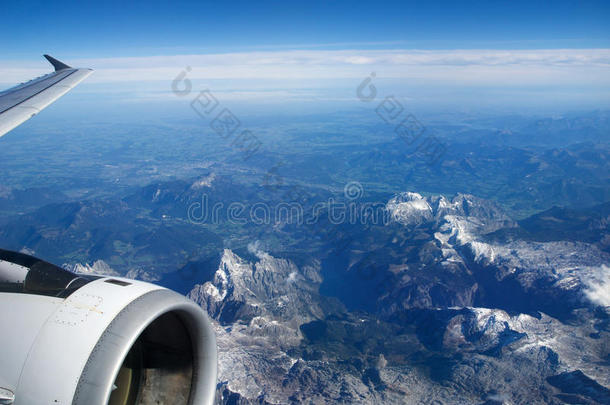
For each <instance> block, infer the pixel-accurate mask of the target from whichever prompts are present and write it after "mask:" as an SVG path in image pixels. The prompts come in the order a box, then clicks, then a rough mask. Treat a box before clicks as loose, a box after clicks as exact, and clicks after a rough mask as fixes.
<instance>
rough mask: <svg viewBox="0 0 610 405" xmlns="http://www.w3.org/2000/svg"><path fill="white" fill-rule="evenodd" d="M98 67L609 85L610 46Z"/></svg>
mask: <svg viewBox="0 0 610 405" xmlns="http://www.w3.org/2000/svg"><path fill="white" fill-rule="evenodd" d="M68 62H69V63H71V64H73V65H75V66H84V67H92V68H94V69H95V70H96V73H95V75H94V76H92V77H91V78H90V79H89V81H90V82H92V83H95V82H98V83H109V82H125V81H163V80H172V79H173V77H175V76H176V75H177V74H178V73H179V72H180V71H181V70H182V69H184V68H185V67H186V66H189V67H191V68H192V70H191V72H190V74H189V77H190V78H192V79H250V80H254V79H270V80H274V79H283V80H303V79H350V78H362V77H363V76H364V75H368V74H369V73H370V72H371V71H375V72H376V73H377V75H378V77H380V78H381V77H383V78H389V79H411V80H419V81H422V82H428V81H430V82H436V83H438V82H439V81H440V82H442V83H458V84H464V85H477V84H481V85H493V84H506V85H531V84H538V85H553V84H561V85H566V84H567V85H571V84H574V85H604V86H607V85H609V84H610V49H542V50H446V51H428V50H425V51H424V50H339V51H329V50H292V51H276V52H244V53H226V54H206V55H173V56H150V57H134V58H103V59H81V60H71V61H68ZM35 66H36V67H34V65H33V64H32V63H31V62H29V63H23V62H19V61H12V62H9V63H6V62H5V63H3V66H2V67H0V77H1V78H2V82H4V83H15V82H19V81H22V80H26V79H29V78H31V77H34V76H36V75H40V74H43V73H45V72H46V71H47V70H45V66H44V64H43V63H42V62H41V63H39V64H36V65H35Z"/></svg>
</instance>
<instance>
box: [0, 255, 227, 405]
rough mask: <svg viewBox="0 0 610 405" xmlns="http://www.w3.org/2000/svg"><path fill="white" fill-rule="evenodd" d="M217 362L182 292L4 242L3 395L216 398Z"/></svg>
mask: <svg viewBox="0 0 610 405" xmlns="http://www.w3.org/2000/svg"><path fill="white" fill-rule="evenodd" d="M216 368H217V353H216V340H215V335H214V330H213V327H212V325H211V323H210V321H209V320H208V318H207V316H206V314H205V313H204V311H203V310H202V309H201V308H200V307H199V306H197V305H196V304H194V303H193V302H191V301H189V300H187V299H186V298H185V297H183V296H181V295H179V294H177V293H175V292H173V291H170V290H167V289H165V288H162V287H159V286H156V285H153V284H149V283H144V282H141V281H135V280H129V279H124V278H118V277H105V276H103V277H97V276H83V275H77V274H74V273H71V272H68V271H66V270H64V269H61V268H59V267H56V266H53V265H51V264H49V263H46V262H44V261H41V260H38V259H36V258H33V257H31V256H27V255H23V254H20V253H14V252H8V251H3V250H0V404H11V403H12V404H14V405H36V404H44V405H49V404H58V405H68V404H73V405H106V404H109V405H146V404H171V405H198V404H212V403H213V401H214V393H215V389H216ZM11 400H12V402H11Z"/></svg>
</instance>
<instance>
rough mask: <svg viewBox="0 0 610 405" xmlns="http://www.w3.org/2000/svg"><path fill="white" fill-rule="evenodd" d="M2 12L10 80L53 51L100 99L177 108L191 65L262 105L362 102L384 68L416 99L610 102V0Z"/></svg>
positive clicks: (382, 79)
mask: <svg viewBox="0 0 610 405" xmlns="http://www.w3.org/2000/svg"><path fill="white" fill-rule="evenodd" d="M0 16H1V19H2V20H1V21H2V24H0V38H1V39H0V43H1V49H2V56H0V84H1V85H2V86H0V87H8V86H9V85H11V84H15V83H18V82H20V81H23V80H27V79H29V78H32V77H34V76H37V75H40V74H43V73H45V72H47V71H48V69H49V66H48V64H47V63H46V62H45V61H44V60H43V59H42V58H41V56H40V55H41V54H43V53H49V54H51V55H53V56H55V57H57V58H58V59H61V60H64V61H66V62H67V63H69V64H72V65H75V66H79V67H91V68H93V69H95V73H94V75H92V76H91V77H90V78H89V79H88V80H87V81H86V82H85V83H83V84H82V85H81V86H79V88H78V89H77V90H76V91H75V92H76V94H77V95H78V94H79V93H80V94H85V93H86V94H89V95H91V96H95V97H96V102H97V103H101V102H102V101H103V100H106V101H109V102H111V103H114V104H117V103H131V104H130V105H134V103H153V102H168V101H174V102H175V101H176V97H175V96H174V95H173V94H172V93H171V91H169V88H170V86H169V84H170V83H171V81H172V80H173V78H174V77H176V75H177V74H178V73H179V72H180V71H182V70H183V69H184V68H185V67H186V66H189V67H191V68H192V70H191V71H190V73H189V78H190V79H191V80H192V81H193V83H194V85H195V87H196V88H197V87H199V88H211V89H214V91H215V92H216V93H217V95H218V96H219V97H220V96H222V98H223V99H224V100H226V101H231V102H237V101H243V102H244V103H251V104H252V103H255V102H257V103H261V102H267V101H273V102H276V103H277V102H280V103H284V102H286V101H294V102H310V103H321V102H323V101H329V102H331V101H332V102H344V101H352V102H354V95H353V93H354V91H353V90H354V88H355V87H356V86H357V85H358V84H359V83H360V82H361V81H362V79H363V78H364V77H366V76H367V75H369V74H370V73H371V72H376V75H377V82H378V83H379V85H383V86H384V87H383V89H384V92H386V93H388V94H396V95H397V96H400V97H402V98H403V99H404V100H405V102H412V103H413V104H414V105H421V104H425V103H429V104H431V105H435V106H436V105H439V104H443V103H445V104H447V103H448V104H452V103H453V104H454V105H462V104H464V103H466V102H467V103H475V104H476V103H478V104H479V105H491V104H493V103H496V104H499V105H503V104H512V105H520V106H525V105H542V104H549V105H551V104H552V105H564V106H566V108H567V107H568V106H569V107H570V108H573V107H582V108H585V107H586V108H598V107H600V108H606V107H610V96H609V95H610V23H608V21H610V2H607V1H606V2H603V1H553V2H550V1H534V0H530V1H462V2H449V1H447V2H408V1H383V2H347V1H308V2H298V3H297V2H287V1H263V2H256V1H244V2H242V1H237V2H236V1H232V2H221V1H215V2H206V1H198V2H174V4H168V3H166V2H154V1H149V2H124V3H123V2H121V3H119V2H114V3H113V2H83V3H77V4H67V3H58V4H53V5H49V4H46V3H44V2H7V1H5V2H2V3H0ZM100 96H103V97H100ZM72 97H73V99H75V100H77V96H72ZM79 102H80V101H79Z"/></svg>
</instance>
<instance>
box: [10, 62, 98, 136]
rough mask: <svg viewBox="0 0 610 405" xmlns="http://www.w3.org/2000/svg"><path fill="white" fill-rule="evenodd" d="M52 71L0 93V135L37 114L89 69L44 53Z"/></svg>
mask: <svg viewBox="0 0 610 405" xmlns="http://www.w3.org/2000/svg"><path fill="white" fill-rule="evenodd" d="M44 57H45V58H46V59H47V60H48V61H49V62H50V63H51V64H52V65H53V67H54V68H55V71H54V72H52V73H49V74H47V75H44V76H41V77H38V78H36V79H33V80H30V81H29V82H27V83H23V84H20V85H18V86H15V87H13V88H10V89H8V90H5V91H3V92H0V137H1V136H2V135H4V134H6V133H7V132H9V131H10V130H12V129H13V128H15V127H17V126H18V125H20V124H21V123H23V122H25V121H27V120H28V119H30V118H32V117H33V116H34V115H36V114H38V113H39V112H40V111H41V110H42V109H44V108H45V107H47V106H48V105H49V104H51V103H52V102H53V101H55V100H57V99H58V98H60V97H61V96H63V95H64V94H66V93H67V92H68V91H69V90H70V89H72V88H73V87H75V86H76V85H77V84H78V83H80V82H81V81H82V80H84V79H85V78H86V77H87V76H89V75H90V74H91V73H92V72H93V70H91V69H75V68H72V67H70V66H68V65H66V64H65V63H63V62H60V61H58V60H57V59H55V58H53V57H51V56H49V55H44Z"/></svg>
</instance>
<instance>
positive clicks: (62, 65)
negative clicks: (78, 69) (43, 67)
mask: <svg viewBox="0 0 610 405" xmlns="http://www.w3.org/2000/svg"><path fill="white" fill-rule="evenodd" d="M42 56H44V57H45V59H46V60H48V61H49V63H50V64H51V65H53V67H54V68H55V71H56V72H57V71H60V70H63V69H72V67H70V66H68V65H66V64H65V63H63V62H61V61H58V60H57V59H55V58H54V57H52V56H50V55H47V54H44V55H42Z"/></svg>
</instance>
